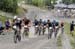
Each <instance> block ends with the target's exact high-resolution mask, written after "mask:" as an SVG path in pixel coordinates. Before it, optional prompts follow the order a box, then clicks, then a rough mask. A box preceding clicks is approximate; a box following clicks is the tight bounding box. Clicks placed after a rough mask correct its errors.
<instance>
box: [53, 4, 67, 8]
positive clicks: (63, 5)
mask: <svg viewBox="0 0 75 49" xmlns="http://www.w3.org/2000/svg"><path fill="white" fill-rule="evenodd" d="M54 7H55V8H67V5H66V4H56V5H54Z"/></svg>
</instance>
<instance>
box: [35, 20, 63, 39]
mask: <svg viewBox="0 0 75 49" xmlns="http://www.w3.org/2000/svg"><path fill="white" fill-rule="evenodd" d="M34 26H35V34H37V33H38V34H39V35H40V34H41V33H42V34H43V35H44V34H45V31H46V28H47V29H48V39H49V38H51V36H52V34H53V33H54V34H55V37H56V36H57V33H58V31H59V28H61V31H62V33H63V32H64V23H63V22H61V24H60V23H59V22H58V21H56V20H53V21H52V22H51V21H50V20H44V21H43V20H42V19H40V20H39V21H38V20H37V19H35V21H34Z"/></svg>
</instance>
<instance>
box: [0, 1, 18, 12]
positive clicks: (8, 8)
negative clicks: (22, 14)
mask: <svg viewBox="0 0 75 49" xmlns="http://www.w3.org/2000/svg"><path fill="white" fill-rule="evenodd" d="M17 7H18V5H17V0H0V10H2V11H5V12H12V13H16V9H17Z"/></svg>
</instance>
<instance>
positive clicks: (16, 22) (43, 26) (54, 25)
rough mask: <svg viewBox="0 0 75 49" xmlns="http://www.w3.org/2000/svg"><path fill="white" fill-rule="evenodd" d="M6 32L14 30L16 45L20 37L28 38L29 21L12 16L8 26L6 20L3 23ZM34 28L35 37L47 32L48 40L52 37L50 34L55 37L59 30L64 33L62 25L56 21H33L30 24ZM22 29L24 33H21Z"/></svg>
mask: <svg viewBox="0 0 75 49" xmlns="http://www.w3.org/2000/svg"><path fill="white" fill-rule="evenodd" d="M5 24H6V25H5V26H6V30H8V29H10V28H12V29H13V30H14V42H15V43H17V41H21V36H22V35H23V37H24V36H28V35H29V29H30V28H29V27H31V25H29V24H31V21H30V20H29V19H27V18H26V17H24V18H19V17H17V16H14V19H13V22H12V24H11V25H10V23H9V21H8V20H7V21H6V22H5ZM32 24H33V26H34V28H35V31H34V32H35V35H37V34H38V35H41V34H43V35H44V34H45V32H46V30H48V39H50V38H51V37H52V34H53V33H54V34H55V37H56V36H57V34H58V31H59V28H61V30H62V33H63V32H64V23H63V22H61V24H60V23H59V22H58V21H56V20H53V21H50V20H43V19H39V20H37V19H35V20H34V22H32ZM23 29H24V31H22V30H23ZM21 34H22V35H21Z"/></svg>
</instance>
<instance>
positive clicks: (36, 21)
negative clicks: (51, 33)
mask: <svg viewBox="0 0 75 49" xmlns="http://www.w3.org/2000/svg"><path fill="white" fill-rule="evenodd" d="M34 26H35V34H37V33H38V20H37V19H35V21H34Z"/></svg>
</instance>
